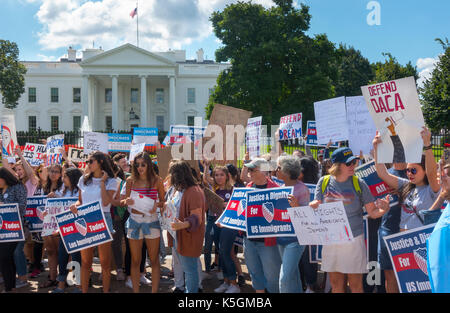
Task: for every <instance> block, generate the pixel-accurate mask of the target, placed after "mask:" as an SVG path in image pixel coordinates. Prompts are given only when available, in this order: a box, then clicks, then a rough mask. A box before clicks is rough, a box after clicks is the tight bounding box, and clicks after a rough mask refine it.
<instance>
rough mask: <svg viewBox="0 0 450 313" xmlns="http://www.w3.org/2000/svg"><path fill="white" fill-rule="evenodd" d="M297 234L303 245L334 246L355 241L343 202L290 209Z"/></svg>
mask: <svg viewBox="0 0 450 313" xmlns="http://www.w3.org/2000/svg"><path fill="white" fill-rule="evenodd" d="M287 210H288V212H289V216H290V217H291V221H292V224H293V225H294V229H295V234H296V235H297V239H298V242H299V244H301V245H333V244H342V243H346V242H350V241H353V233H352V230H351V228H350V224H349V223H348V218H347V213H346V212H345V208H344V204H343V203H342V201H337V202H330V203H324V204H320V205H319V207H318V208H317V209H313V208H311V207H310V206H304V207H296V208H291V207H289V208H288V209H287Z"/></svg>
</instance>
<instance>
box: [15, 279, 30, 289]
mask: <svg viewBox="0 0 450 313" xmlns="http://www.w3.org/2000/svg"><path fill="white" fill-rule="evenodd" d="M26 286H28V282H27V281H23V280H21V279H16V289H19V288H23V287H26Z"/></svg>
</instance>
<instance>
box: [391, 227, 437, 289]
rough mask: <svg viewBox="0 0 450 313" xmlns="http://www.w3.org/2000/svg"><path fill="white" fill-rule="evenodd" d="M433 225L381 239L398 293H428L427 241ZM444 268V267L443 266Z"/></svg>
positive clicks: (429, 286) (429, 287)
mask: <svg viewBox="0 0 450 313" xmlns="http://www.w3.org/2000/svg"><path fill="white" fill-rule="evenodd" d="M434 226H435V224H431V225H426V226H422V227H419V228H414V229H411V230H408V231H404V232H400V233H398V234H394V235H390V236H386V237H383V239H384V241H385V242H386V247H387V249H388V252H389V256H390V258H391V262H392V264H393V266H394V273H395V276H396V278H397V283H398V289H399V290H400V293H430V292H431V285H430V280H429V278H428V267H427V243H426V241H427V239H428V237H430V235H431V233H432V231H433V228H434ZM443 266H446V265H443Z"/></svg>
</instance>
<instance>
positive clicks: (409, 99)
mask: <svg viewBox="0 0 450 313" xmlns="http://www.w3.org/2000/svg"><path fill="white" fill-rule="evenodd" d="M361 90H362V93H363V95H364V98H365V100H366V104H367V107H368V109H369V112H370V115H371V116H372V118H373V121H374V122H375V126H376V127H377V130H378V131H379V132H380V135H381V143H380V144H379V145H378V149H377V150H378V155H377V157H378V160H377V161H378V162H379V163H404V162H406V163H420V160H421V156H422V148H423V140H422V136H421V135H420V132H421V131H422V127H423V126H425V122H424V119H423V115H422V110H421V108H420V102H419V96H418V95H417V88H416V82H415V80H414V77H407V78H402V79H397V80H392V81H388V82H383V83H380V84H374V85H370V86H363V87H361Z"/></svg>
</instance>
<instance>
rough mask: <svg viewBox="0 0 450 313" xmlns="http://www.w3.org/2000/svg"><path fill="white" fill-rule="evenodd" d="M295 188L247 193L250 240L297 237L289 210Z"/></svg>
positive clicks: (247, 228) (247, 229) (248, 234)
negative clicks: (289, 199)
mask: <svg viewBox="0 0 450 313" xmlns="http://www.w3.org/2000/svg"><path fill="white" fill-rule="evenodd" d="M293 189H294V188H293V187H279V188H269V189H262V190H254V191H248V192H247V212H246V217H247V219H246V223H247V225H246V231H247V237H248V238H261V237H295V231H294V227H292V223H291V219H290V218H289V215H288V212H287V208H289V207H290V205H289V201H288V199H287V198H288V195H291V194H292V192H293Z"/></svg>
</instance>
